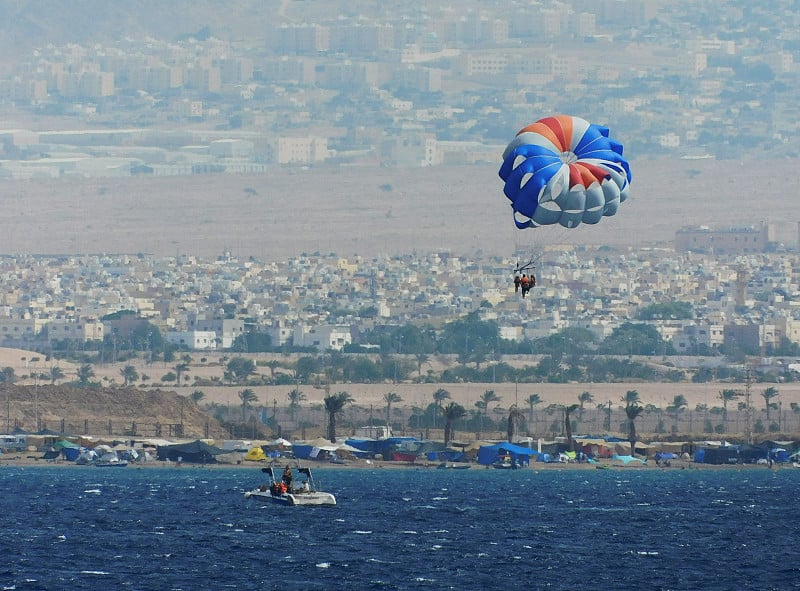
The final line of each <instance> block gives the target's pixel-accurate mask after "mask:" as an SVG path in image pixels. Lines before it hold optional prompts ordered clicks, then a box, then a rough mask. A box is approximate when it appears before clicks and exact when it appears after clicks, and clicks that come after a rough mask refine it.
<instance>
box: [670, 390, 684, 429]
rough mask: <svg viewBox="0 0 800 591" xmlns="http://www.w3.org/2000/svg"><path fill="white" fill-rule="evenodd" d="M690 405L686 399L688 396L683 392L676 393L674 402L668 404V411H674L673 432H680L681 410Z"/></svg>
mask: <svg viewBox="0 0 800 591" xmlns="http://www.w3.org/2000/svg"><path fill="white" fill-rule="evenodd" d="M687 406H689V403H688V402H687V401H686V397H685V396H684V395H683V394H676V395H675V398H673V399H672V402H671V403H670V404H668V405H667V412H671V413H672V419H673V424H672V432H673V433H677V432H678V416H679V415H680V414H681V411H683V409H685V408H686V407H687Z"/></svg>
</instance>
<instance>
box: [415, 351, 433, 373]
mask: <svg viewBox="0 0 800 591" xmlns="http://www.w3.org/2000/svg"><path fill="white" fill-rule="evenodd" d="M414 357H415V358H416V360H417V375H418V376H420V377H422V366H423V365H424V364H426V363H428V361H429V359H430V357H428V354H427V353H415V354H414Z"/></svg>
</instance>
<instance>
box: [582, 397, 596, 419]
mask: <svg viewBox="0 0 800 591" xmlns="http://www.w3.org/2000/svg"><path fill="white" fill-rule="evenodd" d="M592 402H594V396H592V394H591V392H581V393H580V394H579V395H578V403H579V405H580V408H579V409H578V420H579V421H580V422H583V405H584V404H587V403H589V404H591V403H592Z"/></svg>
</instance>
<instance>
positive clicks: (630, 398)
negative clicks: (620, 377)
mask: <svg viewBox="0 0 800 591" xmlns="http://www.w3.org/2000/svg"><path fill="white" fill-rule="evenodd" d="M622 402H624V403H625V406H628V405H631V404H639V393H638V392H637V391H636V390H628V391H627V392H625V396H623V397H622Z"/></svg>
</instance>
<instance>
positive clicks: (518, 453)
mask: <svg viewBox="0 0 800 591" xmlns="http://www.w3.org/2000/svg"><path fill="white" fill-rule="evenodd" d="M506 455H509V456H511V459H512V460H516V461H517V462H518V463H520V464H523V465H525V464H529V463H530V461H531V458H534V459H535V458H537V457H538V456H539V452H538V451H534V450H532V449H530V448H528V447H522V446H520V445H514V444H513V443H508V442H507V441H504V442H501V443H495V444H494V445H483V446H481V447H480V448H478V463H479V464H483V465H484V466H488V465H490V464H494V463H495V462H496V461H497V460H499V459H501V458H503V457H505V456H506Z"/></svg>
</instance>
